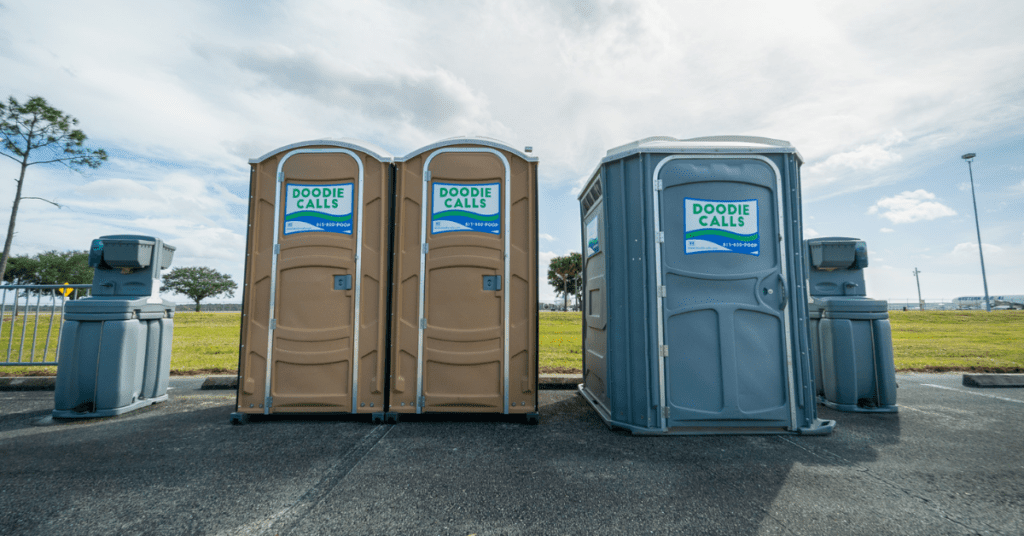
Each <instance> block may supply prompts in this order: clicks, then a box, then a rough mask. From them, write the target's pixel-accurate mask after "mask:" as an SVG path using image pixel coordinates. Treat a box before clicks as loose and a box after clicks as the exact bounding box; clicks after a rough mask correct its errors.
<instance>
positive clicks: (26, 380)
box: [0, 376, 57, 391]
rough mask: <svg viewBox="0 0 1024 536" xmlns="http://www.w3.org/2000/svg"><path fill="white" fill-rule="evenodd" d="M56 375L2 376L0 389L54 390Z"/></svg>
mask: <svg viewBox="0 0 1024 536" xmlns="http://www.w3.org/2000/svg"><path fill="white" fill-rule="evenodd" d="M56 383H57V377H56V376H23V377H14V378H0V391H53V386H54V385H56Z"/></svg>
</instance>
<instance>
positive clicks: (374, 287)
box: [238, 143, 390, 413]
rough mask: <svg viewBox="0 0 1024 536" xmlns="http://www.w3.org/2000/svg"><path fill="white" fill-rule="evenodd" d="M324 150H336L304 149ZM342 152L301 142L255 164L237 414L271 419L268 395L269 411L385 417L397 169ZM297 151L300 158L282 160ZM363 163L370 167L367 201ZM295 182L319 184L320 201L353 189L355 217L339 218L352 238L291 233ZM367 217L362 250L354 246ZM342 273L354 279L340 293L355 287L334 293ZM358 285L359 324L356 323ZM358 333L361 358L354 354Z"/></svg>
mask: <svg viewBox="0 0 1024 536" xmlns="http://www.w3.org/2000/svg"><path fill="white" fill-rule="evenodd" d="M350 145H351V144H350ZM319 150H326V151H334V152H303V151H319ZM340 150H341V149H339V147H333V146H329V145H317V144H315V143H312V144H308V145H307V144H297V145H294V146H289V147H287V148H284V149H282V150H281V151H280V152H278V153H277V154H275V155H270V156H268V157H267V158H265V159H263V160H262V161H260V162H257V163H253V164H252V173H251V176H250V205H249V234H248V237H247V243H248V250H247V252H246V275H245V286H244V290H243V300H242V301H243V322H242V333H241V353H240V357H239V388H238V411H239V412H243V413H264V412H265V408H264V403H265V401H266V398H267V396H268V395H271V396H272V397H273V398H272V404H271V406H270V409H269V413H324V412H326V413H348V412H366V413H370V412H376V411H382V409H381V408H383V404H384V387H383V383H384V381H385V377H384V365H385V363H384V353H385V348H386V342H385V336H386V329H385V328H386V324H385V322H386V320H385V318H384V316H385V310H386V298H387V296H386V294H387V288H386V286H387V284H386V283H387V270H388V256H387V250H388V234H389V223H390V216H389V214H388V207H389V199H388V190H389V181H390V164H389V163H388V162H381V161H379V160H378V159H377V158H375V157H374V156H372V155H371V154H369V153H367V152H365V151H360V150H358V149H356V148H354V147H349V146H346V148H345V149H344V150H348V151H351V152H352V153H353V154H355V155H356V158H358V159H359V162H357V161H356V158H353V157H352V156H351V155H349V154H346V153H343V152H337V151H340ZM293 151H297V152H295V154H292V155H291V156H288V157H287V159H285V157H286V156H287V155H289V154H290V153H292V152H293ZM282 159H285V160H284V165H283V167H282V168H281V171H282V172H283V179H284V180H283V182H281V183H278V181H277V172H278V167H279V164H280V163H281V161H282ZM359 163H361V164H362V169H363V193H362V197H361V198H360V196H359ZM289 186H292V187H298V188H309V190H310V192H313V191H314V189H317V188H319V189H320V190H318V191H319V192H320V193H321V197H323V195H325V194H323V193H322V192H323V189H324V188H327V187H330V189H331V192H332V193H331V195H334V196H335V197H336V196H337V189H339V188H341V189H346V190H345V193H344V194H343V195H351V196H352V198H351V203H352V211H351V218H349V219H346V218H344V216H337V217H335V219H337V220H338V221H339V222H341V221H343V220H344V221H346V222H350V225H351V226H350V227H347V228H346V229H348V230H349V231H350V232H347V231H337V230H334V231H331V230H321V231H310V232H301V231H297V230H296V229H303V227H302V226H301V225H297V226H294V227H292V230H291V231H288V234H285V229H286V228H285V223H286V222H285V220H286V218H285V214H286V210H285V209H286V206H287V197H286V193H287V192H288V191H289V190H288V187H289ZM278 188H281V202H280V205H279V206H277V207H276V208H275V197H276V193H277V189H278ZM293 193H294V192H293ZM299 195H301V190H300V194H299ZM335 197H332V198H331V199H332V200H333V199H334V198H335ZM316 199H319V198H315V199H314V206H315V201H316ZM339 199H343V198H339ZM299 208H300V209H301V208H302V207H299ZM275 210H276V211H277V212H278V218H279V219H280V229H279V230H278V233H277V237H276V238H277V242H278V243H279V246H280V253H279V255H278V258H277V274H276V288H275V289H273V292H274V301H275V307H274V308H273V309H271V308H270V300H271V295H270V294H271V291H272V289H271V286H272V285H271V279H272V277H271V276H272V266H273V260H274V243H275V234H274V216H275ZM294 210H296V209H294V208H293V214H294ZM360 218H361V219H362V250H361V251H360V250H359V249H358V247H357V245H358V239H359V233H360V228H359V221H360ZM293 219H294V218H293ZM297 221H298V220H297ZM332 221H333V220H332ZM321 228H322V229H334V228H332V227H329V226H322V227H321ZM341 228H342V227H340V226H339V227H337V229H341ZM305 229H308V228H305ZM356 263H359V264H360V271H361V279H362V280H361V281H357V279H356V273H357V270H356V268H357V266H356ZM336 276H347V277H346V279H350V280H351V281H350V282H349V285H343V287H344V286H348V287H350V288H347V289H346V288H338V289H336V284H335V280H336ZM357 287H358V288H359V296H360V304H359V311H360V312H359V323H360V325H359V326H356V325H355V319H356V305H357V304H356V295H357V292H356V289H357ZM271 315H273V318H274V320H275V322H276V329H275V330H274V334H273V337H272V339H273V345H274V346H273V348H272V352H269V353H270V354H271V355H272V363H271V367H270V371H271V382H270V392H269V393H268V392H266V387H265V386H266V370H267V367H266V365H267V361H266V360H267V355H268V348H267V340H268V330H269V329H270V322H269V321H270V318H271ZM357 330H358V334H359V356H354V355H353V351H354V347H355V336H356V332H357ZM356 359H358V360H359V366H358V369H359V378H358V381H357V382H356V383H357V386H358V387H357V388H358V393H356V395H357V396H356V404H357V405H356V407H354V408H353V407H352V403H353V399H352V394H353V393H352V388H353V379H354V378H353V371H354V370H355V368H356V366H355V360H356Z"/></svg>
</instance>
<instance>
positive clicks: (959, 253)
mask: <svg viewBox="0 0 1024 536" xmlns="http://www.w3.org/2000/svg"><path fill="white" fill-rule="evenodd" d="M1002 252H1003V248H1001V247H999V246H997V245H995V244H985V254H986V255H988V254H993V255H999V254H1000V253H1002ZM952 255H953V256H954V257H956V258H958V259H961V260H962V259H978V258H979V255H978V243H977V242H961V243H959V244H957V245H956V247H954V248H953V251H952Z"/></svg>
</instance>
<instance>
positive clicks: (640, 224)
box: [579, 136, 835, 434]
mask: <svg viewBox="0 0 1024 536" xmlns="http://www.w3.org/2000/svg"><path fill="white" fill-rule="evenodd" d="M801 160H802V159H801V157H800V154H799V153H798V152H797V151H796V149H794V148H793V147H792V146H791V145H790V144H789V143H788V142H785V141H780V140H772V139H767V138H755V137H746V136H715V137H707V138H694V139H689V140H680V139H676V138H671V137H655V138H646V139H643V140H640V141H637V142H634V143H630V144H627V145H624V146H622V147H617V148H615V149H612V150H610V151H608V154H607V156H606V157H605V158H604V159H603V160H602V161H601V163H600V165H599V166H598V168H597V169H596V170H595V172H594V173H593V175H592V177H591V178H590V180H589V182H588V183H587V185H586V186H585V187H584V188H583V191H582V193H581V194H580V196H579V200H580V212H581V217H582V222H581V223H582V232H583V250H584V263H583V278H584V285H585V287H584V291H583V311H584V326H583V350H584V352H583V353H584V356H583V373H584V378H583V383H582V384H580V392H581V393H582V394H583V396H584V397H585V398H586V399H587V400H588V401H589V402H590V403H591V405H592V406H593V407H594V408H595V409H596V410H597V412H598V414H600V416H601V418H602V419H603V420H604V421H605V423H606V424H608V426H610V427H612V428H622V429H626V430H629V431H631V432H632V433H634V434H722V433H800V434H828V433H830V432H831V431H832V429H833V427H834V426H835V422H834V421H823V420H820V419H818V418H817V406H816V403H815V397H814V390H813V382H812V377H811V374H812V371H811V363H810V356H809V351H808V341H807V327H806V325H805V324H806V322H807V309H806V307H807V304H806V299H804V297H805V296H806V288H805V286H804V284H805V283H804V282H805V279H806V277H805V273H804V262H803V259H802V258H801V257H802V247H801V246H802V236H801V233H802V227H801V212H800V174H799V169H800V165H801Z"/></svg>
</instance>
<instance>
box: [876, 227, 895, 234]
mask: <svg viewBox="0 0 1024 536" xmlns="http://www.w3.org/2000/svg"><path fill="white" fill-rule="evenodd" d="M879 231H881V232H883V233H891V232H893V229H890V228H888V227H882V228H881V229H879Z"/></svg>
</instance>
